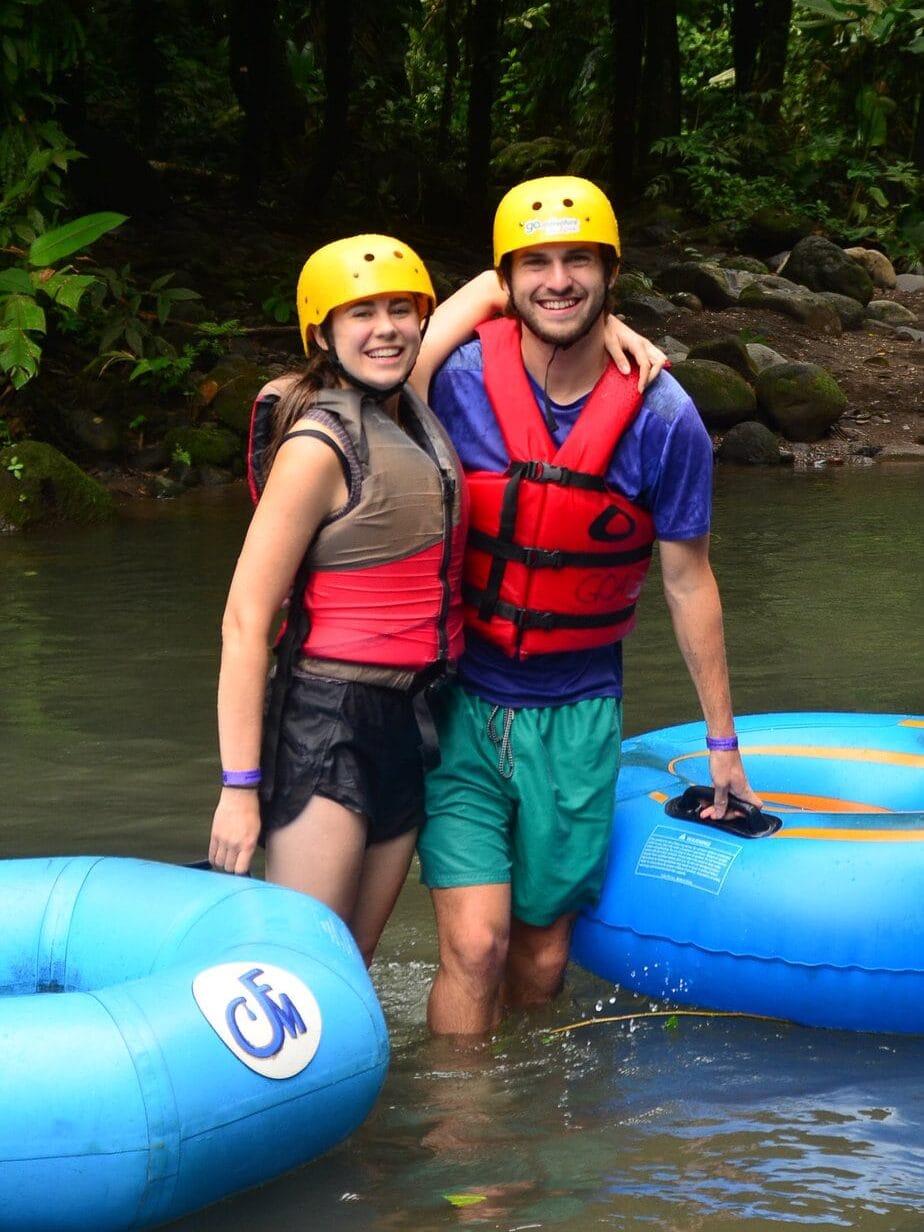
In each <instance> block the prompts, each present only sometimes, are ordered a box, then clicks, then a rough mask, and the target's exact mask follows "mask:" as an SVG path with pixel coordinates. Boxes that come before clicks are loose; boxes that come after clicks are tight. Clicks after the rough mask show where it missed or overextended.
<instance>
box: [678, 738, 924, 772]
mask: <svg viewBox="0 0 924 1232" xmlns="http://www.w3.org/2000/svg"><path fill="white" fill-rule="evenodd" d="M708 756H709V752H708V750H707V749H698V750H697V751H696V752H693V753H681V754H680V756H679V757H675V758H674V759H673V761H671V762H669V763H668V767H667V768H668V770H671V771H673V769H674V767H675V766H676V765H678V764H679V763H680V762H682V761H687V760H689V759H690V758H691V757H708ZM741 756H742V757H814V758H818V759H819V760H821V761H860V762H867V763H870V764H876V765H882V766H911V767H913V768H915V769H919V770H924V753H898V752H895V751H893V750H891V749H839V748H834V747H830V748H829V747H827V746H826V745H816V744H751V745H742V746H741Z"/></svg>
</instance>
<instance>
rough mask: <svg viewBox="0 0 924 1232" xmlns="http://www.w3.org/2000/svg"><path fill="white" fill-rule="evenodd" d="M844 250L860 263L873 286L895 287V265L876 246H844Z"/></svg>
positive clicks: (891, 288)
mask: <svg viewBox="0 0 924 1232" xmlns="http://www.w3.org/2000/svg"><path fill="white" fill-rule="evenodd" d="M844 252H845V253H846V254H847V256H848V257H850V259H851V260H852V261H856V262H857V264H858V265H862V266H863V268H864V269H865V270H866V272H867V274H869V276H870V278H872V280H873V286H874V287H882V288H883V290H885V291H892V290H894V288H895V277H896V275H895V266H894V265H893V264H892V262H891V261H890V260H889V258H888V257H887V256H886V255H885V253H884V252H879V250H878V249H877V248H845V249H844Z"/></svg>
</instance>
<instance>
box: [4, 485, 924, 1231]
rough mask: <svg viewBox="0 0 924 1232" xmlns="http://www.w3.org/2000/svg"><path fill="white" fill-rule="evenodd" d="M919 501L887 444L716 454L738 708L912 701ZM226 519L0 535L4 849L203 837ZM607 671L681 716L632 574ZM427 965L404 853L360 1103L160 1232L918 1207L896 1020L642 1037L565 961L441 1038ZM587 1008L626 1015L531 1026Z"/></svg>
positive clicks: (623, 996) (918, 1157)
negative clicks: (754, 455) (635, 624)
mask: <svg viewBox="0 0 924 1232" xmlns="http://www.w3.org/2000/svg"><path fill="white" fill-rule="evenodd" d="M922 495H924V471H922V470H921V469H919V468H917V467H914V466H908V467H902V466H900V465H895V466H893V467H891V468H889V469H887V468H886V467H885V466H879V467H869V468H856V469H854V468H851V469H848V470H819V471H811V472H808V473H793V472H791V471H787V470H782V469H781V470H776V471H737V470H733V469H729V468H721V469H720V470H719V471H718V472H717V475H716V499H715V520H714V535H713V561H714V565H715V569H716V573H717V576H718V578H719V582H720V585H721V587H722V592H723V597H724V603H725V614H726V633H727V644H728V651H729V659H730V662H731V665H732V678H733V688H734V694H735V701H736V708H737V710H738V712H739V713H747V712H756V711H772V710H816V709H817V710H826V709H830V710H838V709H843V710H852V711H853V710H856V711H865V710H880V711H905V712H916V713H920V712H922V711H924V684H922V638H921V610H922V599H924V583H922V569H921V564H922V560H921V527H922V525H924V517H922V514H924V500H922ZM247 516H248V508H247V503H246V495H245V493H244V492H243V491H242V489H240V488H235V489H234V490H228V489H222V490H218V491H211V492H202V493H198V494H191V495H190V496H188V497H187V498H184V499H183V500H182V501H179V502H176V503H172V504H155V503H149V502H138V503H137V504H135V505H133V506H132V507H131V508H128V509H126V510H125V511H124V514H123V516H122V517H121V518H120V519H119V520H118V522H116V523H114V524H113V525H110V526H107V527H102V528H97V529H91V530H80V531H75V530H53V531H44V532H33V533H30V534H28V535H24V536H14V537H6V538H0V781H2V784H3V786H2V790H0V841H2V850H3V853H4V855H5V856H7V857H14V856H27V855H58V854H69V853H84V852H86V853H103V854H116V855H134V856H141V857H145V858H152V859H160V860H167V861H176V862H186V861H190V860H194V859H199V858H201V857H202V856H203V855H204V853H205V848H206V844H207V835H208V829H209V824H210V817H211V810H212V808H213V806H214V802H215V797H216V789H215V781H216V774H217V768H218V767H217V754H216V739H215V725H214V692H215V679H216V673H217V666H218V639H219V623H220V617H221V609H222V605H223V600H224V594H225V590H226V587H227V584H228V580H229V578H230V573H231V570H232V568H233V564H234V559H235V556H236V553H237V550H238V547H239V544H240V541H241V537H242V534H243V531H244V528H245V525H246V520H247ZM626 676H627V688H628V694H629V695H628V698H627V702H626V708H625V728H626V733H627V734H634V733H637V732H640V731H644V730H648V729H651V728H655V727H660V726H664V725H666V724H669V723H678V722H684V721H687V720H690V719H695V718H697V717H698V714H697V708H696V704H695V699H694V696H693V692H692V688H691V686H690V684H689V681H688V679H687V678H686V676H685V672H684V669H683V666H682V663H681V661H680V658H679V655H678V652H677V650H676V647H675V646H674V644H673V641H672V638H671V634H670V627H669V623H668V620H667V616H666V612H665V608H664V603H663V600H662V599H661V596H660V591H659V588H658V586H657V579H656V576H655V577H653V580H652V583H651V584H650V585H649V587H648V591H647V592H646V595H645V596H644V599H643V602H642V607H641V619H640V622H639V628H638V630H637V631H636V633H635V634H633V637H632V640H631V642H630V643H629V644H628V647H627V670H626ZM434 962H435V944H434V937H433V929H432V926H431V921H430V909H429V903H428V900H427V897H426V895H425V893H424V892H423V891H422V890H421V888H420V886H419V885H418V884H417V882H416V878H415V875H414V874H413V873H412V876H411V878H410V879H409V881H408V885H407V887H406V889H405V892H404V894H403V896H402V899H401V901H400V903H399V906H398V909H397V911H396V913H395V916H394V917H393V920H392V921H391V923H390V924H389V927H388V929H387V931H386V934H385V937H384V938H383V942H382V945H381V949H380V953H379V956H378V958H377V959H376V963H375V965H374V967H373V979H374V982H375V984H376V987H377V989H378V991H379V994H380V996H381V999H382V1003H383V1006H384V1009H385V1014H386V1017H387V1019H388V1023H389V1027H390V1031H391V1037H392V1047H393V1057H392V1065H391V1069H390V1073H389V1076H388V1079H387V1081H386V1085H385V1088H384V1091H383V1093H382V1096H381V1098H380V1100H379V1103H378V1105H377V1107H376V1108H375V1110H374V1111H373V1113H372V1115H371V1116H370V1117H369V1119H368V1120H367V1121H366V1123H365V1124H364V1125H363V1126H362V1127H361V1128H360V1129H359V1130H358V1131H357V1133H356V1134H355V1135H354V1136H353V1137H352V1138H351V1139H350V1140H349V1141H348V1142H347V1143H345V1144H343V1145H342V1146H341V1147H339V1148H337V1149H336V1150H334V1151H333V1152H331V1153H330V1154H329V1155H327V1156H326V1157H325V1158H323V1159H321V1160H318V1161H315V1162H314V1163H313V1164H310V1165H308V1166H307V1167H305V1168H303V1169H301V1170H300V1171H298V1172H296V1173H294V1174H292V1175H290V1176H288V1177H286V1178H283V1179H282V1180H280V1181H277V1182H275V1183H274V1184H272V1185H269V1186H266V1187H264V1188H262V1189H259V1190H257V1191H254V1192H252V1193H250V1194H246V1195H243V1196H241V1197H239V1198H236V1199H232V1200H230V1201H228V1202H226V1203H224V1204H222V1205H220V1206H218V1207H215V1208H212V1209H211V1210H209V1211H206V1212H202V1213H200V1214H198V1215H196V1216H193V1217H190V1218H188V1219H186V1220H182V1221H180V1222H179V1223H176V1224H175V1225H173V1226H174V1227H175V1228H176V1229H177V1232H219V1229H220V1230H221V1232H244V1229H247V1230H248V1232H253V1230H257V1232H262V1230H263V1229H266V1230H267V1232H269V1230H270V1229H272V1232H290V1230H291V1232H295V1229H299V1230H300V1232H301V1230H303V1229H314V1228H318V1229H321V1228H323V1229H325V1232H353V1230H357V1232H359V1230H361V1232H380V1230H381V1232H420V1230H424V1232H428V1230H429V1229H442V1228H454V1227H458V1226H462V1225H472V1226H476V1227H481V1228H486V1229H504V1230H506V1232H514V1230H516V1232H525V1230H526V1229H555V1230H557V1232H586V1230H588V1229H594V1228H601V1229H624V1230H629V1229H644V1228H656V1229H666V1230H670V1232H674V1230H676V1232H693V1230H698V1229H705V1228H710V1229H711V1228H714V1227H721V1228H723V1229H728V1230H729V1232H738V1230H739V1229H744V1228H747V1229H748V1232H761V1230H762V1229H769V1228H771V1227H776V1226H777V1225H778V1224H780V1223H788V1224H801V1225H802V1226H804V1227H806V1228H811V1229H816V1228H856V1229H859V1230H861V1232H906V1230H907V1232H911V1230H912V1229H918V1228H920V1227H921V1226H922V1224H924V1156H922V1153H921V1142H922V1139H924V1039H919V1038H916V1037H901V1036H897V1037H896V1036H871V1035H859V1034H857V1035H854V1034H850V1033H844V1032H826V1031H813V1030H807V1029H802V1028H798V1027H792V1026H786V1025H780V1024H771V1023H762V1022H754V1021H748V1020H727V1019H726V1020H722V1019H715V1018H708V1017H703V1018H702V1019H696V1018H688V1019H686V1018H685V1019H681V1020H680V1023H679V1026H678V1027H677V1028H676V1029H666V1028H665V1026H664V1025H663V1020H661V1019H658V1018H646V1017H645V1016H644V1012H645V1010H646V1009H648V1008H649V1007H648V1005H647V1003H646V1002H644V1001H642V1000H640V999H638V998H635V997H633V996H631V995H630V994H627V993H624V992H621V991H617V990H615V989H613V988H611V987H610V986H608V985H607V984H605V983H603V982H602V981H600V980H598V979H597V978H596V977H593V976H590V975H588V974H586V973H584V972H582V971H580V970H578V969H576V968H572V969H571V970H570V972H569V980H568V987H567V989H566V992H565V994H564V995H563V996H562V998H561V999H560V1001H559V1002H558V1003H557V1004H556V1005H555V1006H554V1007H551V1008H550V1009H548V1010H547V1011H544V1012H543V1013H542V1014H541V1015H539V1016H538V1017H531V1018H518V1019H513V1020H511V1021H510V1022H508V1023H506V1024H505V1026H504V1028H503V1030H502V1031H500V1032H499V1033H498V1035H497V1036H496V1037H495V1039H493V1040H492V1041H491V1043H490V1045H489V1046H487V1047H485V1048H482V1049H479V1050H474V1051H471V1052H458V1051H453V1050H451V1049H449V1048H447V1046H446V1045H445V1044H444V1043H441V1042H438V1041H433V1040H431V1039H429V1038H428V1035H427V1032H426V1028H425V1022H424V1014H425V1003H426V994H427V989H428V986H429V982H430V979H431V977H432V974H433V970H434ZM595 1014H596V1015H597V1016H601V1015H602V1016H603V1017H609V1016H619V1015H624V1014H634V1015H635V1017H634V1018H633V1019H632V1020H631V1021H630V1022H625V1021H624V1022H617V1023H604V1022H598V1023H596V1024H595V1025H593V1026H590V1027H576V1028H574V1029H573V1030H571V1031H570V1032H560V1033H555V1031H554V1029H555V1028H558V1027H564V1026H567V1025H568V1024H570V1023H576V1022H580V1021H582V1020H584V1019H586V1018H587V1017H593V1016H594V1015H595ZM460 1196H461V1197H462V1198H467V1199H475V1200H474V1201H471V1202H469V1203H468V1204H465V1205H462V1204H459V1203H460Z"/></svg>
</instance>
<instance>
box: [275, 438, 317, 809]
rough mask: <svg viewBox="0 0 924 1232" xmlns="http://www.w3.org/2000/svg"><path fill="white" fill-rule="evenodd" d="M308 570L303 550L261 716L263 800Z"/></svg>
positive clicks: (302, 630)
mask: <svg viewBox="0 0 924 1232" xmlns="http://www.w3.org/2000/svg"><path fill="white" fill-rule="evenodd" d="M328 439H329V438H328ZM310 572H311V565H310V563H309V559H308V555H307V553H306V555H305V558H304V560H303V561H302V563H301V564H300V565H299V567H298V573H297V574H296V575H295V581H294V582H293V583H292V590H291V592H290V594H289V606H288V609H287V612H286V627H285V631H284V632H283V635H282V637H281V638H280V639H279V641H278V642H277V643H276V651H275V653H276V666H275V669H274V671H273V675H272V679H271V680H270V683H269V697H268V699H267V704H266V712H265V714H264V715H263V740H262V748H261V750H260V768H261V770H262V772H263V777H262V779H261V780H260V798H261V799H263V800H271V799H272V797H273V787H274V785H275V782H276V762H277V760H278V757H279V732H280V729H281V727H282V712H283V710H284V708H285V702H286V693H287V692H288V690H289V683H290V681H291V679H292V673H293V669H294V667H295V658H296V654H297V653H298V650H299V648H300V647H301V645H302V643H303V642H304V640H305V638H306V637H307V636H308V626H309V621H308V613H307V612H306V611H305V601H304V595H305V587H306V586H307V585H308V574H309V573H310Z"/></svg>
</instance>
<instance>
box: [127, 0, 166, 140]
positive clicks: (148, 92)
mask: <svg viewBox="0 0 924 1232" xmlns="http://www.w3.org/2000/svg"><path fill="white" fill-rule="evenodd" d="M157 13H158V5H157V0H134V3H133V5H132V59H133V61H134V65H135V69H136V72H137V74H138V75H137V78H136V80H137V84H138V137H139V141H140V145H141V150H142V152H143V153H144V155H145V157H148V158H150V156H151V155H152V154H153V153H154V149H155V146H156V145H157V135H158V123H157V122H158V119H159V117H160V108H159V106H158V103H157V87H158V85H159V84H160V81H161V77H162V70H163V65H162V63H161V57H160V53H159V52H158V50H157V34H158V22H157Z"/></svg>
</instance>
